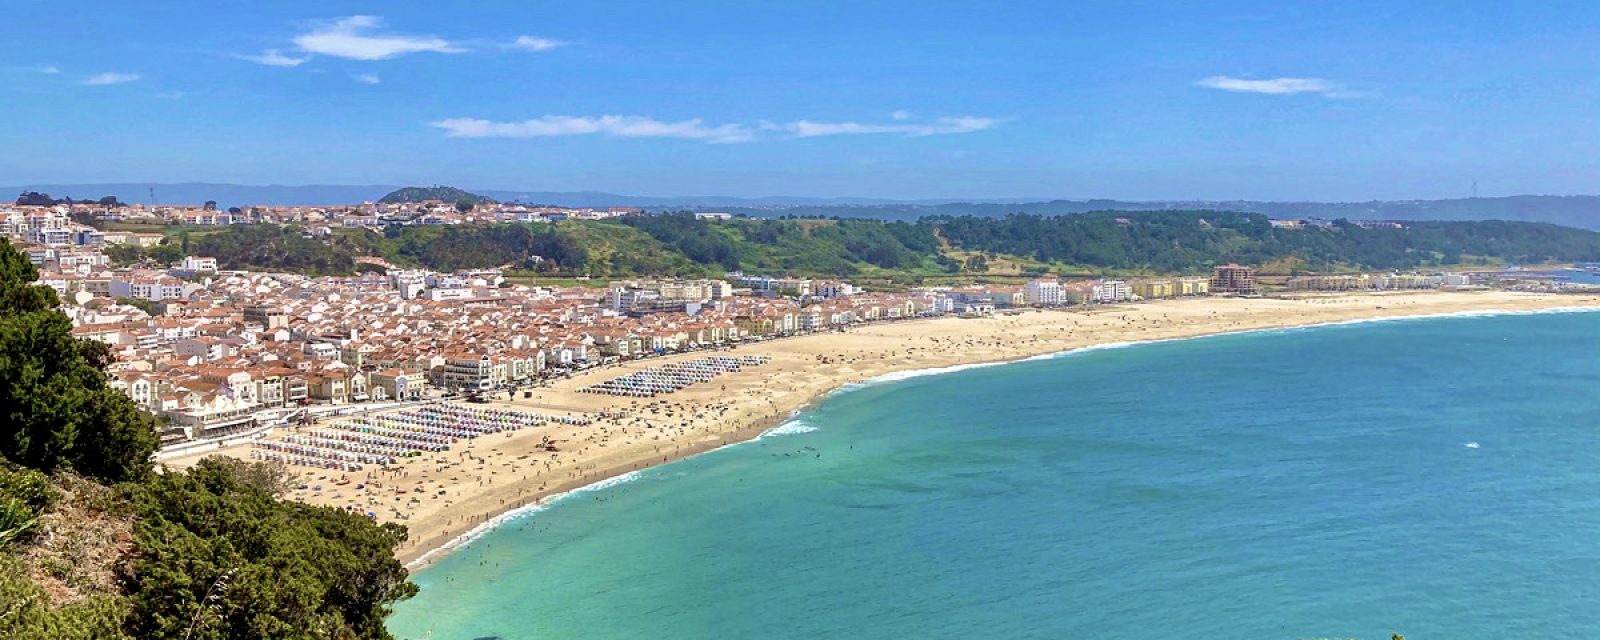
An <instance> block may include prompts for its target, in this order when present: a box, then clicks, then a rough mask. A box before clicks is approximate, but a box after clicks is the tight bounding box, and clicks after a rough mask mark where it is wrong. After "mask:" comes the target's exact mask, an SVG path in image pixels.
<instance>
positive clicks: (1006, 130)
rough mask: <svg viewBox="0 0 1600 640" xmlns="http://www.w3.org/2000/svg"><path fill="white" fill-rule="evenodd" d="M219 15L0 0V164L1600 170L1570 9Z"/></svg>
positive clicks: (813, 178)
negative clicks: (3, 25) (1, 16)
mask: <svg viewBox="0 0 1600 640" xmlns="http://www.w3.org/2000/svg"><path fill="white" fill-rule="evenodd" d="M230 4H237V5H240V6H227V7H226V8H219V7H218V5H217V3H199V2H165V1H152V0H142V1H141V2H72V1H62V0H50V1H44V0H11V1H10V2H8V3H7V6H8V12H7V13H8V15H9V16H10V17H11V18H12V20H11V24H13V25H18V26H17V28H13V29H10V30H8V33H7V37H6V38H4V39H0V78H3V81H4V84H3V85H0V86H3V87H4V88H3V89H0V145H3V146H4V148H5V150H6V152H5V153H3V154H0V184H22V183H37V182H122V181H129V182H139V181H159V182H179V181H206V182H234V183H244V184H267V183H279V184H310V183H317V184H375V183H393V184H401V183H445V184H455V185H461V186H467V187H476V188H503V189H525V190H549V191H570V190H588V189H593V190H605V191H613V192H620V193H629V194H649V195H707V194H718V195H738V196H757V195H806V196H857V197H885V198H990V197H1070V198H1084V197H1106V198H1123V199H1188V198H1197V199H1227V198H1250V199H1304V200H1365V199H1373V198H1382V199H1400V198H1435V197H1458V196H1464V195H1468V194H1470V192H1471V186H1472V180H1473V179H1476V180H1477V181H1478V184H1479V191H1480V193H1482V194H1483V195H1509V194H1516V193H1549V194H1575V193H1597V192H1600V2H1594V1H1593V0H1590V1H1587V2H1539V3H1515V4H1514V3H1506V2H1477V1H1472V0H1461V1H1456V2H1405V3H1400V2H1390V3H1376V2H1338V3H1331V2H1330V3H1285V2H1229V1H1220V2H1206V3H1199V2H1170V3H1162V2H1137V1H1130V2H1070V3H1068V2H1037V3H1033V2H989V3H976V2H974V3H954V2H950V3H944V2H939V3H930V2H872V1H864V2H853V3H834V4H831V5H824V4H822V3H816V2H786V1H782V0H775V1H771V2H749V1H747V0H746V1H741V2H695V3H664V2H659V1H656V2H590V3H576V2H561V3H554V2H549V3H544V2H539V3H536V2H524V1H499V0H477V1H473V2H451V3H444V2H427V3H422V2H372V3H344V2H285V1H274V2H270V3H230ZM1519 4H1521V5H1528V6H1518V5H1519ZM244 5H250V6H244ZM255 5H261V6H255ZM20 25H34V26H32V27H22V26H20Z"/></svg>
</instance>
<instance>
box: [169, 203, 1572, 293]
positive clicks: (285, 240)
mask: <svg viewBox="0 0 1600 640" xmlns="http://www.w3.org/2000/svg"><path fill="white" fill-rule="evenodd" d="M197 244H198V247H199V250H200V251H201V252H203V253H205V254H207V255H214V256H217V258H218V259H219V260H220V261H221V262H222V266H223V268H228V269H232V268H246V269H257V270H274V269H277V270H285V271H296V272H302V273H319V274H325V273H347V272H349V270H351V269H353V268H354V261H353V258H354V257H358V256H373V257H378V258H382V259H384V260H386V261H388V262H389V263H391V264H396V265H408V266H422V267H427V268H431V269H437V270H455V269H462V268H476V267H504V268H510V269H515V270H519V271H528V272H535V273H538V274H541V275H546V276H551V277H579V276H588V277H597V278H608V277H609V278H614V277H628V276H636V275H646V276H651V275H654V276H700V275H717V274H721V273H725V272H728V271H735V270H738V271H748V272H762V273H771V274H794V275H808V276H833V277H852V276H854V277H880V278H891V279H895V280H897V281H921V280H925V279H927V278H948V277H957V276H987V275H1010V276H1025V275H1029V274H1037V273H1044V272H1051V273H1058V274H1179V273H1203V272H1207V271H1209V270H1210V269H1211V267H1212V266H1214V265H1216V264H1221V263H1228V262H1237V263H1241V264H1250V265H1257V266H1264V267H1266V269H1265V270H1266V271H1267V272H1271V273H1285V274H1287V273H1291V272H1297V271H1335V270H1357V269H1359V270H1369V271H1374V270H1392V269H1419V268H1447V267H1454V266H1483V265H1494V264H1504V263H1527V264H1538V263H1549V262H1582V261H1596V260H1600V232H1594V231H1585V230H1581V229H1572V228H1568V227H1559V226H1555V225H1550V224H1543V223H1525V222H1501V221H1483V222H1415V223H1409V224H1408V225H1407V226H1406V227H1405V228H1402V229H1394V228H1372V229H1368V228H1363V227H1360V226H1357V225H1355V224H1352V223H1348V222H1344V221H1336V222H1334V223H1332V224H1330V225H1329V226H1328V227H1326V228H1319V227H1306V228H1298V229H1283V228H1276V227H1273V226H1272V225H1271V224H1270V223H1269V222H1268V220H1267V218H1266V216H1263V215H1260V214H1253V213H1237V212H1225V211H1153V212H1116V211H1107V212H1093V213H1085V214H1077V215H1071V216H1058V217H1051V216H1032V215H1022V214H1017V215H1012V216H1007V217H1004V218H978V217H965V216H964V217H949V216H940V217H932V218H923V219H921V220H918V221H916V222H883V221H878V220H861V219H834V220H825V219H817V218H790V219H745V218H735V219H732V220H718V221H713V220H700V219H697V218H695V217H694V216H693V215H692V214H687V213H675V214H662V215H654V216H631V217H627V218H622V219H617V220H600V221H595V220H573V221H566V222H559V223H555V224H544V223H528V224H497V225H449V226H427V227H423V226H392V227H389V228H388V229H387V230H385V231H384V232H383V233H381V234H380V233H377V232H372V231H365V230H348V231H346V230H341V231H340V232H336V233H334V234H333V235H331V236H329V237H327V238H316V239H311V238H305V237H302V234H301V233H300V231H299V230H298V229H294V228H289V227H285V228H277V227H270V226H269V227H259V226H254V227H253V226H239V227H231V228H229V229H227V230H225V231H223V232H220V233H214V234H210V235H207V236H204V237H203V238H200V239H199V240H198V241H197Z"/></svg>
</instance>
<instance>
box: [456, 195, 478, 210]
mask: <svg viewBox="0 0 1600 640" xmlns="http://www.w3.org/2000/svg"><path fill="white" fill-rule="evenodd" d="M476 206H478V205H477V203H475V202H473V201H472V198H462V199H460V200H457V201H456V211H460V212H461V213H466V212H468V211H471V210H472V208H473V207H476Z"/></svg>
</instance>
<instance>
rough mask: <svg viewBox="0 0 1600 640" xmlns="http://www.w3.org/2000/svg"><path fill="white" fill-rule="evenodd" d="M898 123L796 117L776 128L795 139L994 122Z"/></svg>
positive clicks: (979, 127) (946, 130) (920, 132)
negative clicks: (813, 119) (795, 119)
mask: <svg viewBox="0 0 1600 640" xmlns="http://www.w3.org/2000/svg"><path fill="white" fill-rule="evenodd" d="M898 120H902V121H901V122H897V123H894V124H865V123H860V122H814V121H811V120H799V121H796V122H791V123H788V124H785V125H779V126H778V129H780V130H783V131H788V132H789V133H792V134H794V136H795V137H796V138H816V137H819V136H852V135H871V134H898V135H905V136H939V135H948V134H953V133H972V132H975V131H983V130H984V129H989V128H992V127H994V126H995V125H997V124H1000V121H999V120H996V119H994V118H976V117H970V116H968V117H960V118H939V119H937V120H933V121H932V122H904V121H903V119H898Z"/></svg>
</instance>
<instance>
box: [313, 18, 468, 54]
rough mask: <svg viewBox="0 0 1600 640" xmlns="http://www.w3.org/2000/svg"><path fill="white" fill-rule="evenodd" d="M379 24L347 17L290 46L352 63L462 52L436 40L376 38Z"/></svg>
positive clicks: (378, 22) (319, 28)
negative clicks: (414, 54) (348, 60)
mask: <svg viewBox="0 0 1600 640" xmlns="http://www.w3.org/2000/svg"><path fill="white" fill-rule="evenodd" d="M381 24H382V21H381V20H379V19H378V18H376V17H373V16H350V17H348V18H340V19H339V20H335V21H334V22H332V23H329V24H325V25H322V26H320V27H318V28H316V29H315V30H313V31H311V32H310V33H306V34H303V35H300V36H296V37H295V39H294V44H295V46H297V47H300V49H301V50H302V51H305V52H307V53H320V54H322V55H328V56H334V57H336V58H350V59H353V60H384V59H387V58H393V57H395V56H399V55H405V54H407V53H420V52H433V53H461V52H463V51H465V49H462V48H460V47H458V46H456V45H454V44H451V43H450V42H449V41H447V40H444V39H442V38H439V37H437V36H407V35H397V34H377V33H372V32H371V30H373V29H376V28H377V27H378V26H379V25H381Z"/></svg>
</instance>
